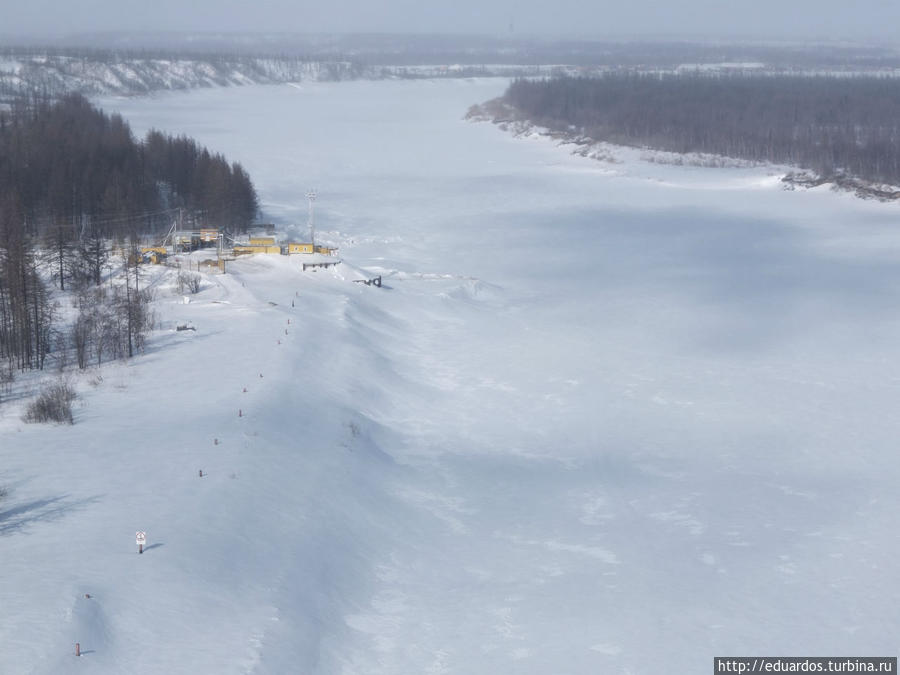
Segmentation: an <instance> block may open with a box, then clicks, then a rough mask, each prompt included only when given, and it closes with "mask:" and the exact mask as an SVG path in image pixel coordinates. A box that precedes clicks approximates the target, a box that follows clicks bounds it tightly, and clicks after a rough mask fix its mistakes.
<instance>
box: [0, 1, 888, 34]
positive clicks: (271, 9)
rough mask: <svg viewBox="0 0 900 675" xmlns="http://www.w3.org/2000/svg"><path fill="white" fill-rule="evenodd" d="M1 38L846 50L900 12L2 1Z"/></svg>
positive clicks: (713, 5) (863, 5)
mask: <svg viewBox="0 0 900 675" xmlns="http://www.w3.org/2000/svg"><path fill="white" fill-rule="evenodd" d="M0 10H2V13H3V16H4V17H5V21H4V26H3V27H2V28H0V37H5V38H6V39H11V38H15V39H19V40H21V39H35V40H40V39H52V40H60V39H65V38H67V37H75V36H77V35H78V34H84V33H97V32H100V33H113V34H114V33H119V32H121V33H139V34H140V33H157V32H177V33H212V34H215V33H261V34H265V33H277V34H282V35H285V34H340V35H344V34H372V33H382V34H443V35H479V36H490V37H494V38H509V37H515V38H525V37H536V38H540V37H554V38H561V39H565V38H571V39H597V40H604V39H632V40H634V39H686V40H761V41H765V40H778V41H784V40H788V41H803V42H815V41H825V42H833V41H848V42H853V43H857V44H858V43H866V42H870V41H871V42H876V43H879V44H886V43H896V37H895V31H894V26H895V25H897V23H898V22H900V4H898V5H893V4H888V3H885V2H883V1H882V0H860V2H857V3H855V4H853V5H846V4H839V3H835V2H830V3H829V2H825V3H822V2H816V3H814V2H812V0H797V1H796V2H794V3H791V4H785V3H780V2H775V0H758V1H757V2H755V3H734V2H713V1H712V0H685V1H684V2H682V3H671V2H668V3H664V2H661V1H660V0H635V1H634V2H631V3H628V4H627V5H623V4H622V3H616V2H611V1H609V0H599V1H598V2H590V3H588V2H584V1H583V0H560V2H558V3H556V4H555V5H554V7H553V10H552V11H548V9H547V5H546V4H544V3H538V2H536V1H535V0H503V1H502V2H487V3H484V2H475V1H474V0H458V1H457V2H455V3H422V2H413V1H412V0H384V1H383V2H380V3H377V4H376V3H369V2H362V1H361V0H336V2H333V3H329V4H324V3H318V4H317V3H296V2H289V1H288V0H268V1H265V2H261V3H258V4H254V5H252V6H251V5H250V4H248V3H244V2H235V1H234V0H222V1H218V2H209V0H198V1H197V2H194V3H191V4H190V5H185V4H184V3H180V2H175V1H174V0H159V1H158V2H157V3H154V4H153V5H150V4H148V3H139V2H135V1H134V0H125V1H118V2H112V1H111V0H85V2H83V3H79V4H72V3H64V2H60V1H59V0H33V1H32V2H30V3H28V4H27V5H26V4H24V3H18V2H16V3H13V2H11V1H10V0H0Z"/></svg>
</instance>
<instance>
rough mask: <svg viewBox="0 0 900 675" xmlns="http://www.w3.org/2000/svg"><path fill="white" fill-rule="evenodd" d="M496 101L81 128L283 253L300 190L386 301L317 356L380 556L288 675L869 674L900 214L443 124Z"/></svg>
mask: <svg viewBox="0 0 900 675" xmlns="http://www.w3.org/2000/svg"><path fill="white" fill-rule="evenodd" d="M503 88H504V83H503V82H499V81H490V80H481V81H462V80H459V81H454V80H447V81H437V82H435V81H386V82H350V83H337V84H331V83H329V84H302V85H297V86H278V87H244V88H230V89H213V90H204V91H194V92H188V93H184V94H174V95H163V96H159V97H155V98H144V99H141V98H135V99H127V100H123V99H116V100H108V101H104V102H102V104H103V106H104V107H105V108H106V109H108V110H111V109H115V110H118V111H120V112H121V113H122V114H123V115H124V116H125V117H126V118H127V119H128V120H129V121H130V122H131V124H132V125H133V127H134V129H135V130H136V131H137V132H138V133H139V134H143V133H144V132H145V131H146V130H147V129H149V128H151V127H153V128H158V129H161V130H163V131H165V132H169V133H174V134H179V133H186V134H188V135H190V136H193V137H194V138H196V139H197V140H198V141H200V142H201V143H203V144H205V145H207V146H208V147H209V148H211V149H212V150H214V151H216V152H222V153H224V154H225V155H226V156H227V157H228V158H229V159H230V160H235V161H240V162H241V163H242V164H243V165H244V167H245V168H246V169H247V170H248V171H249V173H250V175H251V177H252V178H253V180H254V182H255V184H256V186H257V189H258V191H259V194H260V198H261V202H262V207H263V210H264V213H265V217H266V218H267V219H269V220H271V221H273V222H276V223H278V224H279V225H281V226H287V225H289V224H295V225H298V226H301V227H298V229H297V231H298V232H305V229H304V227H302V226H303V224H304V223H305V221H306V208H307V205H306V199H305V196H304V195H305V193H306V191H307V190H308V189H310V188H315V189H317V190H318V195H319V197H318V201H317V211H316V221H317V230H318V231H319V233H320V238H321V239H322V240H323V241H326V242H328V243H333V244H335V245H337V246H339V247H340V254H341V256H342V257H343V258H344V259H345V260H346V261H347V263H348V264H352V265H355V266H358V267H361V268H363V269H364V270H366V271H367V273H370V274H372V275H375V274H381V275H383V277H384V280H385V286H387V287H389V288H385V289H382V291H381V295H379V296H371V297H373V298H375V297H377V299H375V300H372V301H371V304H363V305H361V307H362V309H359V308H357V310H355V311H354V313H351V314H349V315H348V316H349V319H348V320H347V321H346V322H345V323H344V324H341V326H343V328H342V330H343V332H338V333H335V334H336V336H337V337H336V338H335V339H336V340H338V341H340V342H341V343H342V344H343V345H344V347H345V349H344V350H343V351H346V346H347V345H348V344H349V345H352V346H354V348H358V349H360V350H363V352H362V353H361V356H360V357H359V358H360V363H362V364H364V365H362V366H361V367H360V368H359V369H358V375H359V377H358V379H357V380H356V381H355V382H354V383H353V385H352V386H349V385H348V388H347V391H346V392H344V394H345V397H344V402H345V404H346V406H347V407H348V408H352V407H355V408H356V412H357V413H359V414H360V415H362V416H363V417H364V418H365V419H366V420H367V421H368V422H369V423H371V425H372V429H373V431H372V434H373V438H374V439H375V442H376V443H377V445H378V447H379V448H380V449H381V451H383V452H384V453H385V457H386V458H388V461H389V462H390V465H391V467H392V468H391V469H390V470H389V471H387V476H388V478H387V479H386V480H387V482H386V483H385V484H383V485H378V486H376V487H375V488H373V487H372V486H366V487H364V488H361V489H363V490H372V489H377V490H384V492H385V494H387V495H389V500H388V499H386V500H385V501H383V502H378V503H380V504H382V509H379V508H375V509H374V510H373V511H372V512H371V513H369V514H367V517H368V518H370V519H371V522H370V521H368V520H367V521H366V522H367V524H371V527H372V530H373V531H377V532H380V533H385V532H386V533H388V534H379V535H378V536H377V537H374V538H373V541H368V540H366V541H364V542H362V543H360V546H359V550H358V551H357V553H356V555H359V556H362V557H363V558H365V563H364V564H362V567H363V568H364V569H365V570H367V572H366V573H365V577H366V583H365V585H364V586H365V591H364V592H362V591H360V593H359V594H357V595H354V596H353V598H352V600H347V601H346V602H345V603H344V604H342V605H341V606H342V607H343V610H342V612H341V613H340V618H339V619H338V620H337V623H338V624H339V625H341V626H342V627H343V628H342V630H341V631H340V632H339V634H335V633H333V632H332V633H329V636H330V637H328V639H327V640H325V641H324V642H323V643H322V644H320V645H319V649H321V650H323V651H324V652H325V653H326V654H330V656H327V657H326V656H319V657H317V658H315V659H314V658H310V661H309V664H311V665H310V666H309V667H310V668H313V669H318V670H320V671H323V672H333V671H344V672H359V673H381V672H384V673H414V672H434V673H440V672H448V673H656V672H667V673H688V672H691V673H694V672H703V671H707V670H708V669H709V668H710V665H711V660H712V658H713V656H717V655H720V656H721V655H754V654H761V655H832V654H841V655H894V654H896V653H897V652H898V651H900V643H898V638H897V635H898V634H900V610H898V608H897V604H896V601H895V597H894V594H895V593H896V592H897V591H898V590H900V578H898V576H900V575H898V572H897V567H896V555H897V552H898V546H897V544H896V543H895V541H894V540H895V536H894V535H895V525H896V522H897V516H898V506H900V504H898V494H897V490H896V485H897V482H898V479H900V459H898V455H897V439H898V437H900V433H898V432H900V416H898V412H897V410H898V403H900V358H898V357H900V320H898V314H897V307H898V300H900V267H898V262H900V236H898V231H897V225H898V213H897V206H896V205H888V204H880V203H876V202H868V201H863V200H859V199H856V198H854V197H852V196H851V195H848V194H837V193H832V192H829V191H827V190H815V191H808V192H803V191H797V192H791V191H785V190H782V189H781V187H780V185H779V183H778V180H777V171H775V170H774V169H767V168H747V169H704V168H691V167H675V166H666V165H661V164H653V163H649V162H645V161H642V160H641V159H640V154H641V153H640V152H638V151H631V152H625V151H623V152H620V153H619V155H620V159H621V161H620V162H619V163H601V162H596V161H592V160H588V159H584V158H581V157H577V156H572V155H570V154H569V152H568V150H567V149H566V148H561V147H557V146H556V145H554V144H553V143H552V142H549V141H547V140H546V139H534V138H529V139H517V138H514V137H512V136H511V135H508V134H505V133H503V132H501V131H499V130H498V129H496V128H495V127H493V126H492V125H489V124H473V123H469V122H466V121H464V120H463V117H464V115H465V113H466V110H467V108H468V106H469V105H471V104H474V103H479V102H483V101H484V100H486V99H489V98H492V97H494V96H497V95H499V94H500V93H501V92H502V91H503ZM357 291H358V285H357V286H355V287H354V290H353V292H357ZM373 292H374V289H373ZM348 293H349V291H348ZM347 297H350V296H347ZM366 297H369V296H366ZM345 301H346V298H345V297H342V296H341V294H340V293H337V294H335V295H334V296H333V302H334V304H335V305H340V303H342V302H345ZM322 302H323V303H326V304H327V302H328V301H327V300H326V299H323V300H322ZM365 302H366V303H368V302H369V301H365ZM323 306H324V305H323ZM346 318H347V317H345V319H346ZM312 320H313V319H311V321H312ZM335 325H336V324H335ZM334 328H335V326H332V327H331V329H332V330H333V329H334ZM312 349H314V354H315V357H316V358H317V359H320V360H321V361H322V362H323V363H327V362H328V360H329V359H330V358H336V357H334V356H333V355H332V354H331V353H330V352H329V350H328V348H327V345H314V346H313V347H312ZM336 351H341V350H336ZM337 360H339V359H337ZM334 366H335V368H336V370H337V371H338V372H341V363H335V364H334ZM323 368H324V367H323ZM324 370H327V368H324ZM378 475H379V476H383V474H382V473H379V474H378ZM372 480H373V481H374V480H381V478H378V479H376V478H375V477H374V476H373V478H372ZM376 501H377V500H376ZM367 527H368V525H367ZM352 548H353V547H352V546H351V549H352ZM345 553H346V551H345ZM349 555H351V556H352V555H354V553H353V552H352V550H351V551H350V553H349ZM354 569H356V568H354ZM336 583H337V582H336ZM336 593H337V594H338V595H340V593H339V592H337V591H336ZM345 600H346V599H345ZM303 611H306V609H304V610H303ZM308 611H309V612H310V613H316V612H318V611H324V610H322V609H321V607H319V608H318V609H316V608H314V607H309V608H308ZM325 613H326V614H327V612H325ZM326 633H327V631H326ZM284 639H286V640H289V639H290V638H289V636H285V638H284ZM325 643H327V644H328V645H329V647H328V648H326V647H323V646H322V645H323V644H325ZM270 649H271V650H272V652H273V653H277V652H278V649H279V647H278V646H277V645H272V646H271V647H270ZM282 649H285V647H282ZM329 649H331V651H329ZM338 655H339V656H338ZM263 664H265V659H263ZM261 672H269V671H266V670H265V667H264V666H263V667H261ZM272 672H275V671H274V670H273V671H272Z"/></svg>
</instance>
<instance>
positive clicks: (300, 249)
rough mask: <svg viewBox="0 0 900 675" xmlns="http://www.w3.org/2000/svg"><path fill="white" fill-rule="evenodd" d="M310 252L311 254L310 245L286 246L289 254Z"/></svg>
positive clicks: (294, 244)
mask: <svg viewBox="0 0 900 675" xmlns="http://www.w3.org/2000/svg"><path fill="white" fill-rule="evenodd" d="M312 252H313V245H312V244H297V243H293V242H292V243H290V244H288V253H289V254H294V253H312Z"/></svg>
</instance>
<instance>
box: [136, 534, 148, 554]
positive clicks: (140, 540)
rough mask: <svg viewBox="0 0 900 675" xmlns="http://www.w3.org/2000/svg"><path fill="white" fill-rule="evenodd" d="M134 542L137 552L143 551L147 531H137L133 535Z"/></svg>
mask: <svg viewBox="0 0 900 675" xmlns="http://www.w3.org/2000/svg"><path fill="white" fill-rule="evenodd" d="M134 543H135V544H137V545H138V553H143V552H144V544H146V543H147V533H146V532H141V531H138V532H137V533H136V534H135V535H134Z"/></svg>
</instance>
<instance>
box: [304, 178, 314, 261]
mask: <svg viewBox="0 0 900 675" xmlns="http://www.w3.org/2000/svg"><path fill="white" fill-rule="evenodd" d="M306 198H307V199H308V200H309V241H310V243H311V244H312V245H313V250H315V246H316V224H315V221H314V220H313V217H314V213H313V203H314V202H315V201H316V191H315V190H310V191H309V192H307V193H306Z"/></svg>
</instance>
